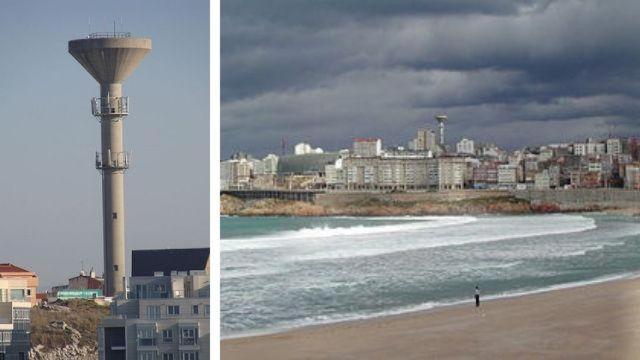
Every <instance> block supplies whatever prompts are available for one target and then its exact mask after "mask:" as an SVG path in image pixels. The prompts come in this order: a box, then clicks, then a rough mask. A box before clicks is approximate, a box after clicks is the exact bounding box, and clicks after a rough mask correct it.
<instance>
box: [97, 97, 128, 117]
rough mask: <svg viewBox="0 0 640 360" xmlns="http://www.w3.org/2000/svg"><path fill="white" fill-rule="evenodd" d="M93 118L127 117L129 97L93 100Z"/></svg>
mask: <svg viewBox="0 0 640 360" xmlns="http://www.w3.org/2000/svg"><path fill="white" fill-rule="evenodd" d="M91 113H92V114H93V116H107V115H113V116H127V115H129V97H126V96H125V97H103V98H96V97H94V98H92V99H91Z"/></svg>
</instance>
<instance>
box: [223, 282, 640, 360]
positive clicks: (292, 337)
mask: <svg viewBox="0 0 640 360" xmlns="http://www.w3.org/2000/svg"><path fill="white" fill-rule="evenodd" d="M470 300H472V299H470ZM542 358H544V359H568V358H571V359H640V279H625V280H616V281H609V282H604V283H599V284H593V285H586V286H581V287H576V288H571V289H562V290H554V291H549V292H545V293H538V294H532V295H525V296H520V297H515V298H508V299H499V300H492V301H486V302H483V303H482V305H481V307H480V308H479V309H476V308H475V306H474V304H473V303H471V302H470V303H469V304H464V305H457V306H451V307H444V308H439V309H435V310H429V311H422V312H414V313H409V314H402V315H395V316H387V317H380V318H375V319H369V320H360V321H350V322H342V323H337V324H331V325H320V326H312V327H306V328H301V329H296V330H292V331H288V332H284V333H278V334H271V335H264V336H253V337H244V338H236V339H227V340H223V341H222V342H221V359H223V360H235V359H542Z"/></svg>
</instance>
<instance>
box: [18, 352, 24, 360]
mask: <svg viewBox="0 0 640 360" xmlns="http://www.w3.org/2000/svg"><path fill="white" fill-rule="evenodd" d="M18 360H24V353H23V352H22V351H21V352H19V353H18Z"/></svg>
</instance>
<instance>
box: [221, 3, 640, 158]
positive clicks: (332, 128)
mask: <svg viewBox="0 0 640 360" xmlns="http://www.w3.org/2000/svg"><path fill="white" fill-rule="evenodd" d="M638 14H640V2H637V1H595V0H592V1H589V0H568V1H555V2H554V1H534V0H530V1H506V0H504V1H502V0H496V1H479V0H466V1H445V0H442V1H415V0H413V1H409V0H385V1H383V0H372V1H353V0H343V1H338V0H335V1H329V0H325V1H322V0H320V1H311V0H307V1H300V0H272V1H261V0H254V1H243V0H223V1H222V17H221V29H222V38H221V41H222V43H221V45H222V48H221V78H222V79H221V96H222V108H221V131H222V133H221V135H222V136H221V138H222V153H221V155H222V157H223V158H225V157H227V156H229V155H230V154H232V153H234V152H236V151H247V152H250V153H253V154H255V155H258V156H261V155H265V154H266V153H268V152H278V151H279V145H280V140H281V138H282V137H285V138H287V140H288V142H289V143H290V144H293V143H296V142H298V141H308V142H311V143H312V144H313V145H314V146H320V147H323V148H325V149H329V150H335V149H339V148H345V147H349V145H350V141H351V138H352V137H354V136H380V137H382V138H383V141H384V143H385V144H386V145H394V144H395V145H401V144H404V143H406V142H407V141H408V140H410V139H411V138H412V137H413V136H414V132H415V130H416V129H417V127H420V126H431V127H433V126H434V125H435V123H434V120H433V115H434V114H435V113H446V114H447V115H449V119H450V122H449V124H448V130H447V131H448V136H447V138H448V139H449V140H456V139H458V138H460V137H470V138H473V139H476V140H478V141H487V142H495V143H497V144H499V145H501V146H504V147H507V148H519V147H523V146H525V145H535V144H542V143H547V142H557V141H571V140H579V139H582V138H583V137H586V136H604V135H606V134H607V133H609V132H611V131H613V132H614V133H616V134H619V135H634V134H637V133H638V132H639V130H640V125H639V124H638V122H637V114H638V111H639V110H640V98H639V96H640V81H639V79H640V66H639V65H638V64H640V42H638V41H637V39H636V38H637V34H638V33H640V22H638V21H637V15H638Z"/></svg>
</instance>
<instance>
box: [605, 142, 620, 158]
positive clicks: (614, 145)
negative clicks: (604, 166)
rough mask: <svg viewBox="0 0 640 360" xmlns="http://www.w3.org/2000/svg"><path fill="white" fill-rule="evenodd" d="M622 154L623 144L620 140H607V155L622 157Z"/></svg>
mask: <svg viewBox="0 0 640 360" xmlns="http://www.w3.org/2000/svg"><path fill="white" fill-rule="evenodd" d="M620 153H622V142H621V141H620V139H618V138H609V139H607V154H608V155H620Z"/></svg>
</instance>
